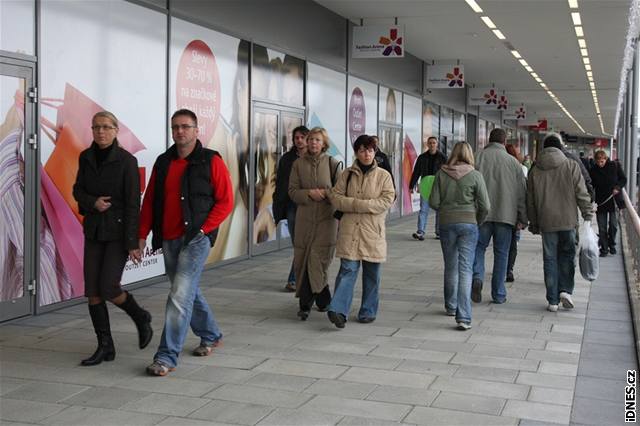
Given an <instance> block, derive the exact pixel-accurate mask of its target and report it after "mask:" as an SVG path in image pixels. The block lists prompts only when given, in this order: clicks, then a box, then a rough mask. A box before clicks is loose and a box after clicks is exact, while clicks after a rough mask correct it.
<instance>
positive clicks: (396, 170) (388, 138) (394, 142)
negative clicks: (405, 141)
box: [379, 126, 402, 213]
mask: <svg viewBox="0 0 640 426" xmlns="http://www.w3.org/2000/svg"><path fill="white" fill-rule="evenodd" d="M380 136H381V137H380V147H379V148H380V150H382V152H384V153H385V154H387V157H389V163H391V170H392V171H393V176H394V179H395V180H396V191H397V190H398V188H397V185H398V184H399V183H400V182H399V181H398V179H399V178H400V176H401V175H400V167H401V161H402V156H401V149H400V129H399V128H395V127H386V126H380ZM399 200H400V197H399V196H398V197H397V198H396V200H395V201H394V202H393V205H392V206H391V210H390V211H391V213H398V212H399V211H400V201H399Z"/></svg>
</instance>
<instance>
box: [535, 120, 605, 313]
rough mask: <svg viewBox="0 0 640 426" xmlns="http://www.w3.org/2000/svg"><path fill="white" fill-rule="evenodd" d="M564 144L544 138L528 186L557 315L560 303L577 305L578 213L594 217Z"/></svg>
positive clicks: (557, 138) (553, 136) (556, 137)
mask: <svg viewBox="0 0 640 426" xmlns="http://www.w3.org/2000/svg"><path fill="white" fill-rule="evenodd" d="M561 141H562V139H561V136H560V135H558V134H557V133H551V134H549V135H547V136H546V137H545V138H544V142H543V143H544V149H543V150H542V152H541V153H540V155H538V158H537V161H536V165H535V166H534V167H533V168H532V169H531V171H530V172H529V176H528V184H527V215H528V216H529V230H530V231H531V232H532V233H534V234H542V256H543V260H544V284H545V286H546V288H547V302H549V305H548V306H547V309H548V310H549V311H551V312H557V311H558V305H559V304H560V303H561V304H562V306H563V307H564V308H565V309H572V308H573V306H574V305H573V299H572V298H571V294H572V293H573V287H574V284H575V281H574V276H575V269H576V264H575V256H576V226H577V225H578V218H577V216H576V210H577V209H580V212H581V214H582V218H583V219H584V220H585V221H591V218H592V217H593V212H592V208H591V197H590V196H589V193H588V192H587V187H586V185H585V183H584V178H583V177H582V174H581V173H580V167H579V166H578V163H577V162H575V161H572V160H569V159H567V157H565V155H564V154H563V153H562V151H561V148H562V145H561ZM581 239H582V236H581ZM596 258H597V247H596Z"/></svg>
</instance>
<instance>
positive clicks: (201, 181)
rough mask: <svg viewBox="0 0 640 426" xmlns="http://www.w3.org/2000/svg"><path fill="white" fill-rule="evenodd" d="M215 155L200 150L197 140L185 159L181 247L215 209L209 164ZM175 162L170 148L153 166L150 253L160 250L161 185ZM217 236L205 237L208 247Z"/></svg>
mask: <svg viewBox="0 0 640 426" xmlns="http://www.w3.org/2000/svg"><path fill="white" fill-rule="evenodd" d="M214 155H217V156H220V154H218V152H216V151H213V150H211V149H207V148H203V147H202V144H201V143H200V141H199V140H198V141H197V142H196V146H195V148H194V149H193V151H192V152H191V154H189V156H188V157H187V158H186V160H187V162H188V164H187V169H186V170H185V172H184V175H183V176H182V182H181V184H180V192H181V194H180V201H181V203H182V206H181V208H182V218H183V220H184V227H185V235H184V237H185V240H184V244H185V245H186V244H188V243H189V241H191V240H192V239H193V238H194V237H195V236H196V235H198V233H199V232H200V228H202V225H203V224H204V222H205V220H206V219H207V216H209V212H210V211H211V209H212V208H213V206H214V205H215V199H214V198H213V187H212V186H211V160H212V159H213V156H214ZM177 158H178V150H177V148H176V146H175V145H172V146H171V147H170V148H169V149H168V150H167V151H165V153H164V154H162V155H160V156H159V157H158V159H157V160H156V162H155V164H154V165H153V169H154V171H155V176H156V181H155V183H154V188H155V191H154V194H153V226H152V230H153V238H152V241H151V245H152V247H153V250H157V249H159V248H162V241H163V237H162V221H163V216H164V184H165V180H166V179H167V174H168V173H169V164H171V160H174V159H177ZM217 236H218V229H215V230H214V231H212V232H210V233H209V234H207V237H208V238H209V241H210V242H211V247H213V244H214V243H215V241H216V237H217Z"/></svg>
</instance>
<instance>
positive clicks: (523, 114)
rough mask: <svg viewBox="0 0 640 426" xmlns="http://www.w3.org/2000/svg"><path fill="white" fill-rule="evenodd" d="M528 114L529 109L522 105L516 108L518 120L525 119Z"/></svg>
mask: <svg viewBox="0 0 640 426" xmlns="http://www.w3.org/2000/svg"><path fill="white" fill-rule="evenodd" d="M526 116H527V111H525V109H524V107H520V108H518V109H517V110H516V120H523V119H524V118H525V117H526Z"/></svg>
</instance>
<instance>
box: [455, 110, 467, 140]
mask: <svg viewBox="0 0 640 426" xmlns="http://www.w3.org/2000/svg"><path fill="white" fill-rule="evenodd" d="M466 140H467V119H466V115H465V113H464V112H459V111H454V112H453V141H454V142H465V141H466Z"/></svg>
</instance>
